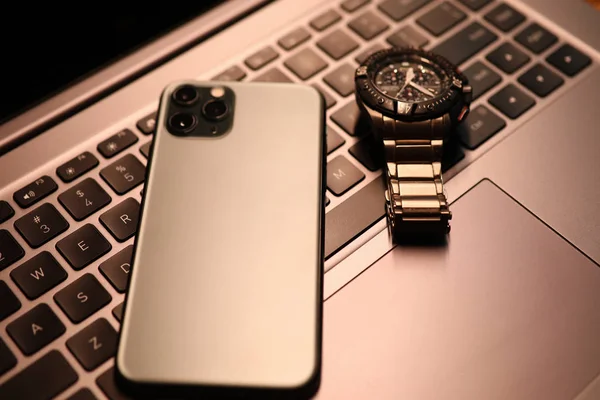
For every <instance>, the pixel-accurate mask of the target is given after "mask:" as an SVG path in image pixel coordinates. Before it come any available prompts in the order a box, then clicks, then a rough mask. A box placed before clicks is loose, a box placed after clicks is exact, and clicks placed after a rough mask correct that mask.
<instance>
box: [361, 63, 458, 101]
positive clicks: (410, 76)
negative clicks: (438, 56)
mask: <svg viewBox="0 0 600 400" xmlns="http://www.w3.org/2000/svg"><path fill="white" fill-rule="evenodd" d="M379 65H380V66H379V68H378V69H377V70H376V71H375V74H374V76H373V78H372V80H373V83H374V85H375V88H376V89H377V90H378V91H379V92H381V93H382V94H384V95H386V96H387V97H390V98H392V99H394V100H397V101H402V102H406V103H420V102H425V101H429V100H433V99H435V98H437V97H439V96H441V95H442V94H443V93H444V91H445V90H446V89H447V88H448V86H449V79H448V76H447V75H446V73H445V72H444V71H442V70H441V69H439V68H438V67H436V66H435V65H433V64H431V63H430V62H429V61H428V60H426V59H423V58H421V57H407V58H405V59H387V60H383V61H382V62H381V64H379Z"/></svg>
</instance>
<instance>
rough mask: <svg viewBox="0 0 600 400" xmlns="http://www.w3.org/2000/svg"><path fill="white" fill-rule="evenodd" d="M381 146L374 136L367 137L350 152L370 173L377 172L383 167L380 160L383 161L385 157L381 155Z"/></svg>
mask: <svg viewBox="0 0 600 400" xmlns="http://www.w3.org/2000/svg"><path fill="white" fill-rule="evenodd" d="M380 148H381V146H380V145H378V143H377V142H376V141H375V139H374V138H373V135H367V136H366V137H365V138H363V139H361V140H360V141H359V142H358V143H356V144H355V145H354V146H352V147H350V149H348V151H349V152H350V154H352V156H353V157H354V158H356V159H357V160H358V161H359V162H360V163H361V164H362V165H364V166H365V167H366V168H367V169H368V170H369V171H377V170H378V169H380V168H381V167H382V165H379V160H383V155H382V154H379V150H380Z"/></svg>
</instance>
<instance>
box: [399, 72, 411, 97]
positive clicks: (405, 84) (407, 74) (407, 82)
mask: <svg viewBox="0 0 600 400" xmlns="http://www.w3.org/2000/svg"><path fill="white" fill-rule="evenodd" d="M414 77H415V71H414V70H413V69H412V68H409V69H408V72H406V76H405V77H404V85H402V87H401V88H400V90H398V95H397V96H400V93H402V91H403V90H404V88H405V87H406V86H407V85H408V84H409V83H411V82H412V80H413V78H414Z"/></svg>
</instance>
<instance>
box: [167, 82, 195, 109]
mask: <svg viewBox="0 0 600 400" xmlns="http://www.w3.org/2000/svg"><path fill="white" fill-rule="evenodd" d="M198 97H199V95H198V90H196V88H195V87H193V86H189V85H186V86H181V87H180V88H177V90H175V91H174V92H173V100H174V101H175V102H176V103H177V104H179V105H181V106H191V105H192V104H194V103H195V102H196V101H197V100H198Z"/></svg>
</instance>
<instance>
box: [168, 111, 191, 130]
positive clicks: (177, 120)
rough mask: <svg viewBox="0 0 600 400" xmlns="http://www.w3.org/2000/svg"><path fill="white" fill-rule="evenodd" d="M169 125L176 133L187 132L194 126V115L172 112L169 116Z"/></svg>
mask: <svg viewBox="0 0 600 400" xmlns="http://www.w3.org/2000/svg"><path fill="white" fill-rule="evenodd" d="M169 126H170V127H171V129H173V130H174V131H176V132H178V133H187V132H190V131H191V130H193V129H194V128H195V127H196V117H195V116H194V115H193V114H187V113H177V114H173V115H172V116H171V118H169Z"/></svg>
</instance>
